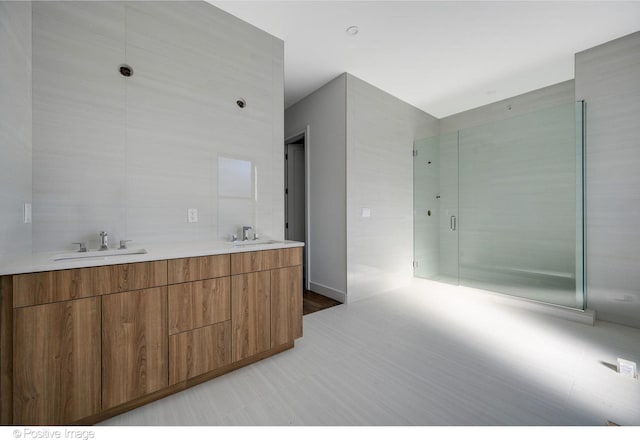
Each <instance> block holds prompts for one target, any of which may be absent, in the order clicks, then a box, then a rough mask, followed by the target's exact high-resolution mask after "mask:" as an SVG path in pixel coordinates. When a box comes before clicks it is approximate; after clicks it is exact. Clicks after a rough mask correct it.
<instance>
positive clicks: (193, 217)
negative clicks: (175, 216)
mask: <svg viewBox="0 0 640 440" xmlns="http://www.w3.org/2000/svg"><path fill="white" fill-rule="evenodd" d="M187 221H188V222H189V223H197V222H198V209H197V208H189V209H187Z"/></svg>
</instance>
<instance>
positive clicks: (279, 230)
mask: <svg viewBox="0 0 640 440" xmlns="http://www.w3.org/2000/svg"><path fill="white" fill-rule="evenodd" d="M283 50H284V48H283V42H282V41H281V40H278V39H276V38H275V37H273V36H271V35H269V34H267V33H265V32H263V31H260V30H258V29H257V28H254V27H252V26H250V25H248V24H246V23H244V22H242V21H240V20H238V19H236V18H235V17H232V16H231V15H228V14H226V13H225V12H223V11H221V10H219V9H217V8H215V7H213V6H211V5H209V4H207V3H205V2H36V3H34V4H33V121H34V122H33V175H34V178H33V207H34V213H33V216H34V224H33V251H34V252H39V251H49V250H59V249H67V248H71V243H72V242H76V241H88V242H89V246H90V247H96V246H97V241H98V232H99V231H101V230H104V231H107V232H108V233H109V234H110V238H111V242H112V243H117V241H118V240H120V239H131V240H133V241H134V243H136V242H138V243H152V242H160V241H164V242H170V241H192V240H202V239H205V240H206V239H228V237H229V235H230V234H232V233H235V232H236V230H237V228H238V227H240V226H241V225H245V224H248V225H252V226H254V227H255V228H256V230H257V231H258V232H259V233H261V234H262V235H263V236H264V237H273V238H283V223H284V218H283V216H284V199H283V194H282V187H283V176H284V169H283V157H282V156H283V136H284V134H283V118H284V116H283V113H284V107H283V105H284V104H283V87H284V84H283ZM123 63H126V64H129V65H130V66H131V67H132V68H133V72H134V73H133V76H131V77H128V78H126V77H124V76H122V75H120V73H119V71H118V67H119V66H120V65H121V64H123ZM239 98H243V99H245V101H246V102H247V106H246V107H245V108H244V109H240V108H239V107H238V106H237V105H236V100H237V99H239ZM229 179H231V180H229ZM239 187H242V188H243V190H242V191H228V190H227V189H228V188H239ZM188 208H196V209H197V210H198V222H194V223H189V222H187V209H188ZM134 243H132V246H133V245H134Z"/></svg>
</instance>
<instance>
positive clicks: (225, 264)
mask: <svg viewBox="0 0 640 440" xmlns="http://www.w3.org/2000/svg"><path fill="white" fill-rule="evenodd" d="M168 271H169V276H168V279H169V284H176V283H184V282H187V281H197V280H204V279H207V278H217V277H225V276H229V255H210V256H206V257H191V258H179V259H176V260H169V261H168Z"/></svg>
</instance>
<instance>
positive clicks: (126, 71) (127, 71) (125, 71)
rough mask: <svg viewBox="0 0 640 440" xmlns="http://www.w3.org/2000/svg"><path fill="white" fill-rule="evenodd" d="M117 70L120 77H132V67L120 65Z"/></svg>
mask: <svg viewBox="0 0 640 440" xmlns="http://www.w3.org/2000/svg"><path fill="white" fill-rule="evenodd" d="M118 70H119V71H120V75H122V76H126V77H129V76H132V75H133V67H131V66H130V65H128V64H121V65H120V67H119V68H118Z"/></svg>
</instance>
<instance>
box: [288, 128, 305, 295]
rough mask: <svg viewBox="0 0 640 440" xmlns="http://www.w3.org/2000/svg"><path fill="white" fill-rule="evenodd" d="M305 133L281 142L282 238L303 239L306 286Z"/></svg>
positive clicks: (303, 272) (303, 271)
mask: <svg viewBox="0 0 640 440" xmlns="http://www.w3.org/2000/svg"><path fill="white" fill-rule="evenodd" d="M306 141H307V136H306V133H301V134H299V135H297V136H295V137H293V138H290V139H287V140H286V141H285V145H284V238H285V240H294V241H302V242H304V244H305V245H304V247H303V259H302V264H303V270H302V274H303V275H302V276H303V286H304V289H305V290H307V289H308V288H309V287H308V286H309V240H308V239H307V237H308V215H307V212H308V209H307V207H308V196H307V193H308V191H307V190H308V185H307V181H308V179H307V174H308V173H307V155H306V143H307V142H306Z"/></svg>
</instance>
